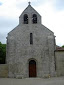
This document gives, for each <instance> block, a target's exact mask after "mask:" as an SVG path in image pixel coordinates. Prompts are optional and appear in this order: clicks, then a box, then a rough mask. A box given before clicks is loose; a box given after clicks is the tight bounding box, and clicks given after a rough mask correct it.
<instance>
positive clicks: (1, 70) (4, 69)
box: [0, 64, 8, 78]
mask: <svg viewBox="0 0 64 85" xmlns="http://www.w3.org/2000/svg"><path fill="white" fill-rule="evenodd" d="M1 77H8V65H7V64H0V78H1Z"/></svg>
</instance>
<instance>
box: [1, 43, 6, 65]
mask: <svg viewBox="0 0 64 85" xmlns="http://www.w3.org/2000/svg"><path fill="white" fill-rule="evenodd" d="M5 59H6V44H2V43H1V42H0V64H5Z"/></svg>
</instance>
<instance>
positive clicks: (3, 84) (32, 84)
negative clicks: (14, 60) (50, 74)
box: [0, 77, 64, 85]
mask: <svg viewBox="0 0 64 85" xmlns="http://www.w3.org/2000/svg"><path fill="white" fill-rule="evenodd" d="M0 85H64V77H55V78H49V79H42V78H26V79H13V78H0Z"/></svg>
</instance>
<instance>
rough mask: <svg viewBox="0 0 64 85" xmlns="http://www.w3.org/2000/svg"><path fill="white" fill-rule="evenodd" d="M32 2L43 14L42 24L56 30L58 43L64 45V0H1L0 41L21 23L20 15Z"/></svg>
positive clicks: (4, 39) (3, 40)
mask: <svg viewBox="0 0 64 85" xmlns="http://www.w3.org/2000/svg"><path fill="white" fill-rule="evenodd" d="M29 1H30V2H31V5H32V7H33V8H34V9H35V10H36V11H37V12H38V13H39V14H40V15H41V16H42V24H43V25H45V26H46V27H48V28H49V29H50V30H51V31H53V32H54V35H55V36H56V44H57V45H59V46H62V45H64V0H0V41H1V42H2V43H6V36H7V34H8V32H10V31H11V30H12V29H13V28H14V27H16V26H17V25H18V23H19V16H20V14H21V13H22V11H23V10H24V9H25V8H26V7H27V6H28V2H29Z"/></svg>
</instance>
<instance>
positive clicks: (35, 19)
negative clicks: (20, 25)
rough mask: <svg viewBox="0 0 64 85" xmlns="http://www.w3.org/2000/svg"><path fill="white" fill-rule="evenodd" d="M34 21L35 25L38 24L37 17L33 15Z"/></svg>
mask: <svg viewBox="0 0 64 85" xmlns="http://www.w3.org/2000/svg"><path fill="white" fill-rule="evenodd" d="M32 19H33V20H32V22H33V24H36V23H37V15H36V14H33V16H32Z"/></svg>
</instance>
